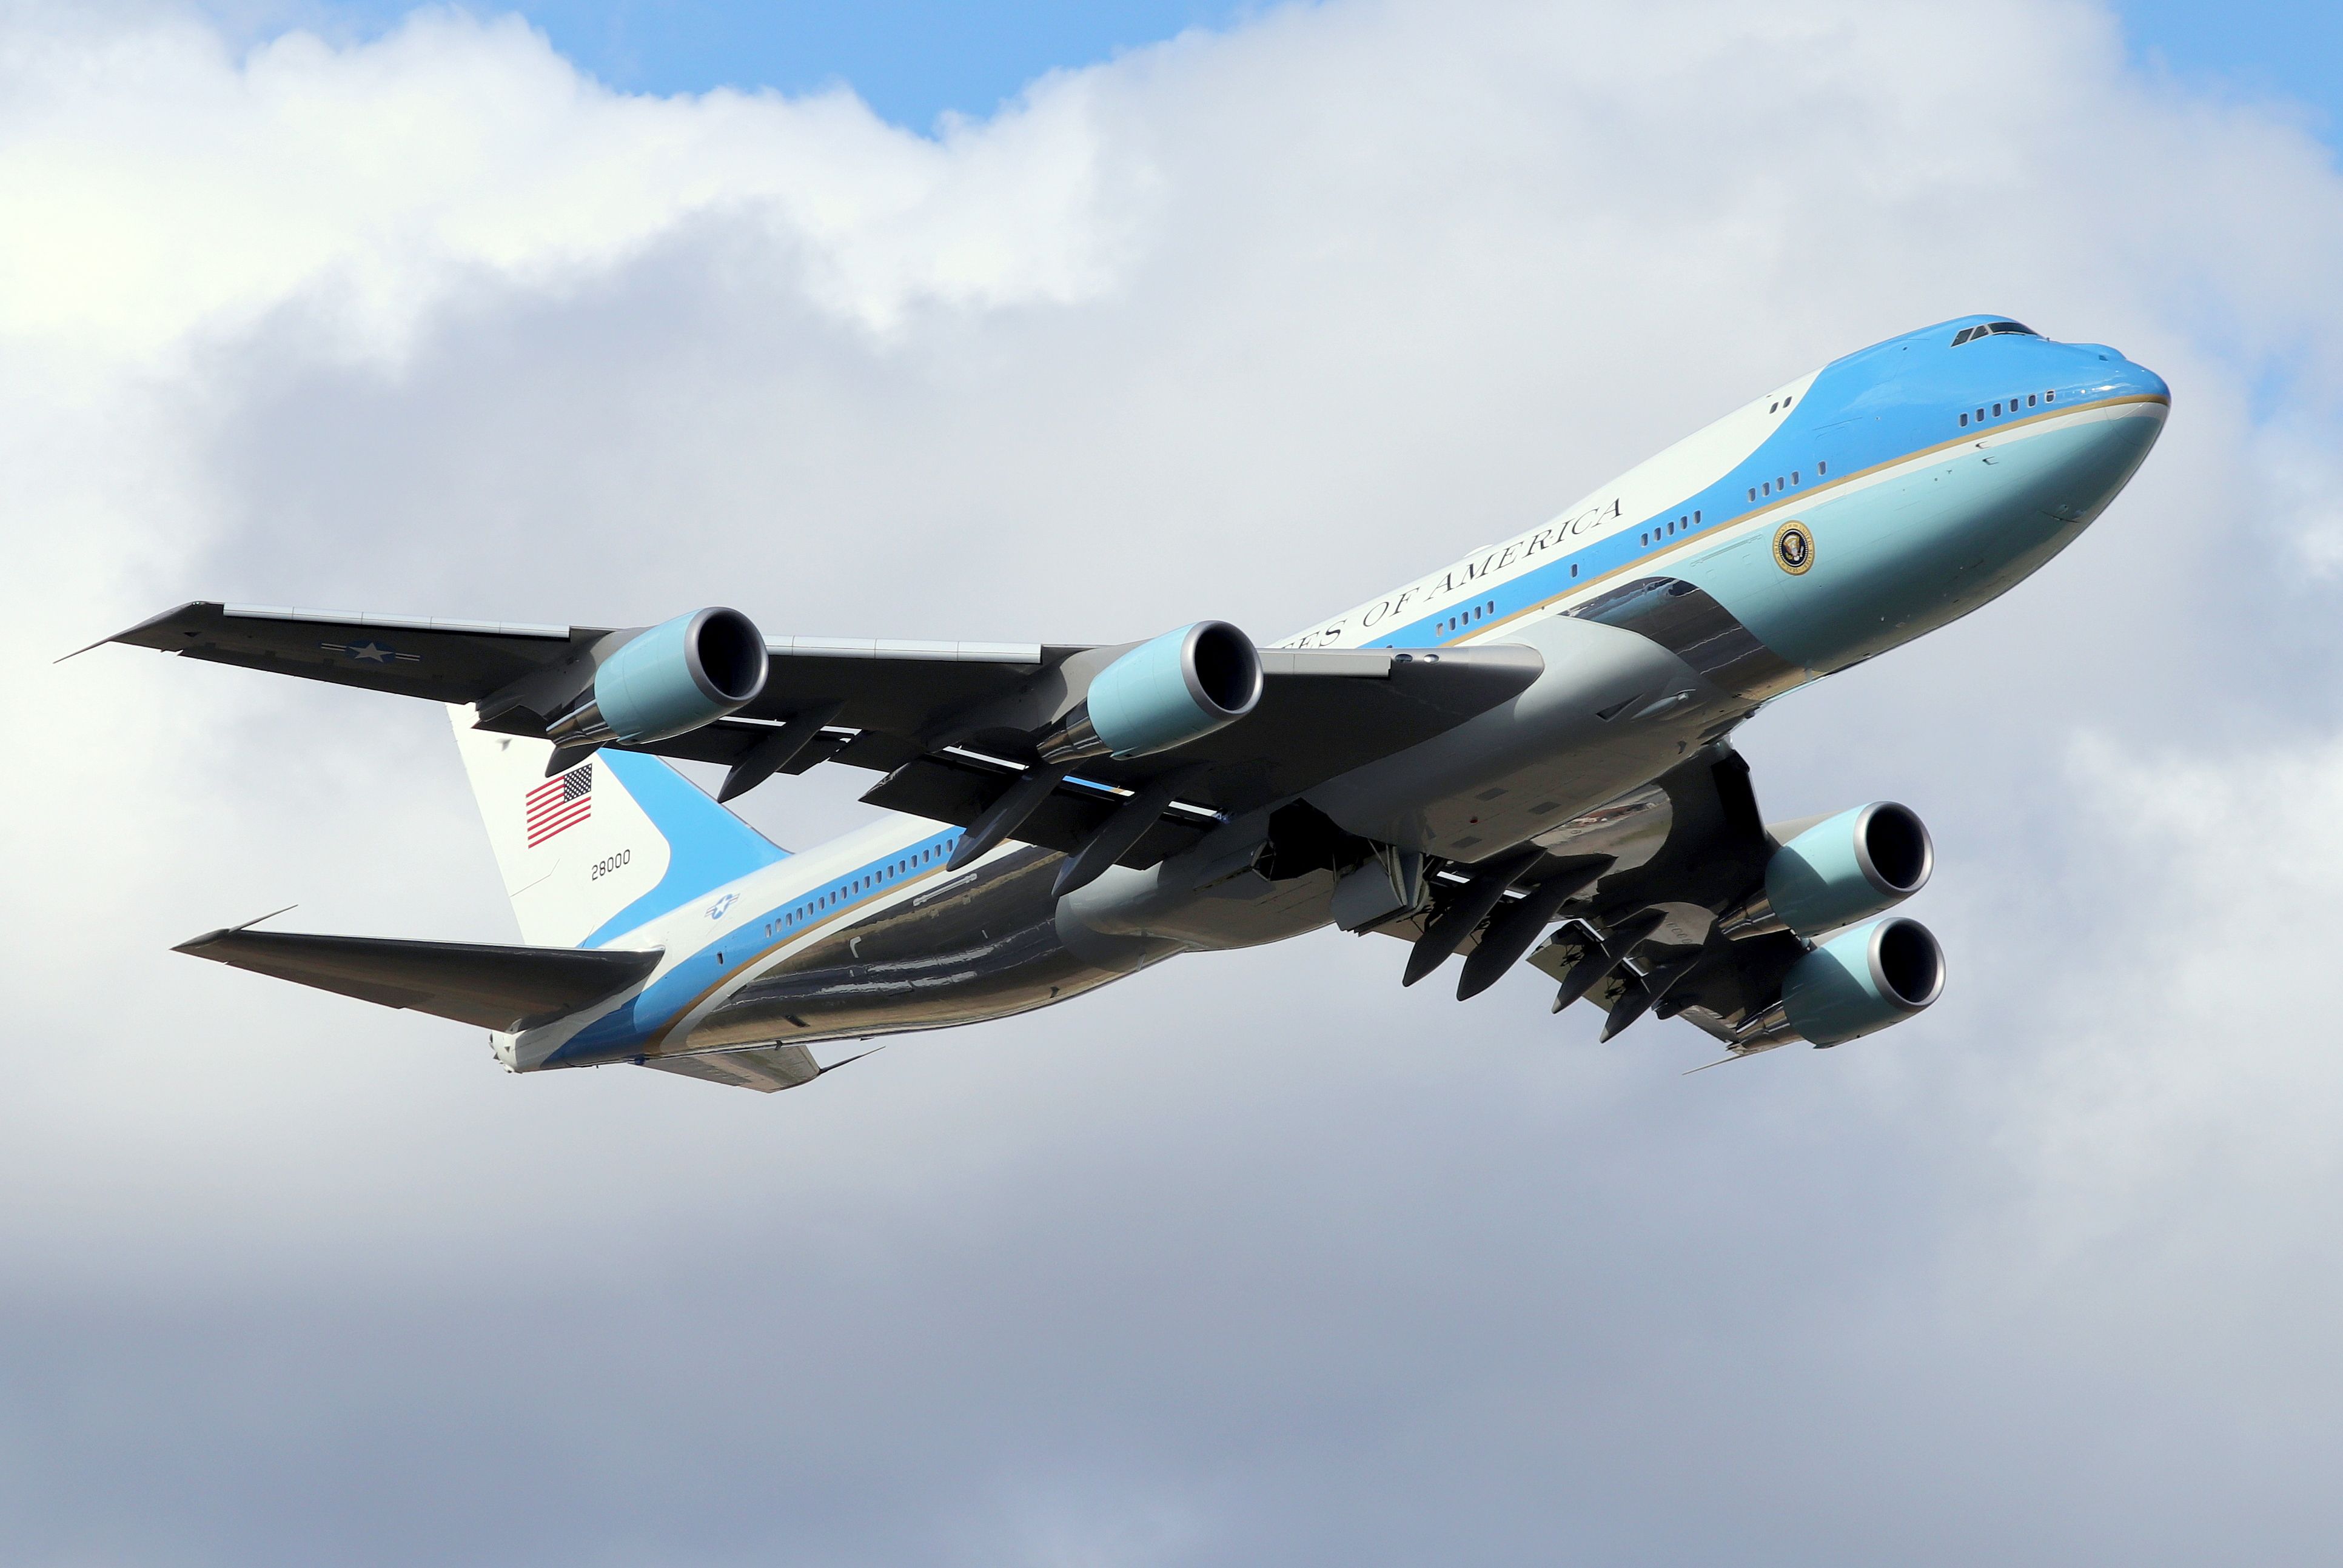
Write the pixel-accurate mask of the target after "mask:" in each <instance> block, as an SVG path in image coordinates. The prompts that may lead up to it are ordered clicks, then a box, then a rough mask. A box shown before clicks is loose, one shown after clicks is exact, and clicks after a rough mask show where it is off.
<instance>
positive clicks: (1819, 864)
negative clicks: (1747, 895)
mask: <svg viewBox="0 0 2343 1568" xmlns="http://www.w3.org/2000/svg"><path fill="white" fill-rule="evenodd" d="M1934 869H1936V846H1935V845H1933V844H1931V843H1930V842H1929V841H1928V829H1927V828H1926V826H1924V825H1923V824H1922V823H1921V821H1920V819H1919V817H1918V815H1917V814H1916V813H1915V812H1914V811H1913V810H1912V809H1911V808H1910V807H1908V806H1898V805H1896V803H1895V802H1894V801H1892V800H1875V801H1873V802H1872V803H1871V804H1870V805H1868V806H1857V807H1856V808H1855V809H1853V810H1851V811H1841V812H1840V813H1839V814H1838V815H1837V816H1835V817H1828V818H1825V819H1823V820H1822V821H1820V822H1817V823H1815V825H1814V826H1813V827H1811V828H1809V829H1806V830H1805V832H1803V833H1801V834H1799V835H1798V836H1797V837H1796V838H1795V839H1791V840H1790V841H1789V842H1788V843H1786V844H1785V845H1783V846H1782V847H1781V848H1780V849H1776V850H1775V851H1774V855H1773V858H1772V859H1769V860H1767V861H1766V862H1765V889H1764V890H1763V891H1762V892H1760V893H1759V894H1758V895H1757V896H1756V897H1755V898H1753V899H1751V900H1749V901H1748V902H1747V903H1745V904H1744V905H1742V906H1741V907H1740V908H1739V909H1738V910H1733V911H1731V912H1729V913H1727V914H1726V915H1725V916H1724V917H1722V918H1721V919H1720V920H1718V922H1717V924H1718V927H1719V929H1720V930H1723V931H1724V933H1725V935H1726V936H1728V937H1754V936H1760V935H1763V934H1764V933H1765V932H1767V931H1780V930H1789V931H1795V932H1796V933H1797V934H1798V935H1799V936H1802V937H1813V936H1819V935H1820V934H1821V933H1823V932H1825V931H1834V930H1838V928H1840V927H1841V926H1845V925H1851V924H1853V923H1854V922H1855V921H1856V920H1869V919H1870V918H1871V917H1872V916H1874V915H1876V914H1883V913H1885V911H1887V910H1891V909H1894V908H1895V907H1896V905H1897V904H1900V903H1902V902H1903V901H1904V900H1906V899H1908V898H1910V897H1911V896H1912V895H1913V894H1915V893H1916V892H1918V891H1919V890H1921V888H1922V887H1923V886H1925V885H1926V882H1927V880H1928V873H1929V872H1930V871H1932V870H1934Z"/></svg>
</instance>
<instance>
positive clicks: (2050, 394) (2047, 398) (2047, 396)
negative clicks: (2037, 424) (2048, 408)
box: [2042, 392, 2058, 403]
mask: <svg viewBox="0 0 2343 1568" xmlns="http://www.w3.org/2000/svg"><path fill="white" fill-rule="evenodd" d="M2056 396H2058V394H2056V392H2045V393H2044V394H2042V401H2044V402H2045V403H2047V402H2049V401H2050V400H2051V399H2052V398H2053V397H2056Z"/></svg>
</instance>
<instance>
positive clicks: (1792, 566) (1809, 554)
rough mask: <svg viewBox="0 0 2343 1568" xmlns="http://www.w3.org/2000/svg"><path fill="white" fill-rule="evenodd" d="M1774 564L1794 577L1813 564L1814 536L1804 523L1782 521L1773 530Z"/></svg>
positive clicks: (1802, 573)
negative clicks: (1780, 524)
mask: <svg viewBox="0 0 2343 1568" xmlns="http://www.w3.org/2000/svg"><path fill="white" fill-rule="evenodd" d="M1774 564H1775V566H1777V567H1780V568H1782V569H1783V570H1784V571H1785V572H1787V573H1789V574H1790V575H1791V576H1792V577H1794V578H1795V577H1803V576H1804V575H1805V571H1806V568H1809V567H1811V566H1813V565H1814V564H1815V537H1814V536H1813V535H1812V534H1810V533H1808V532H1806V525H1805V524H1804V523H1784V524H1783V525H1782V526H1781V527H1780V528H1776V529H1775V530H1774Z"/></svg>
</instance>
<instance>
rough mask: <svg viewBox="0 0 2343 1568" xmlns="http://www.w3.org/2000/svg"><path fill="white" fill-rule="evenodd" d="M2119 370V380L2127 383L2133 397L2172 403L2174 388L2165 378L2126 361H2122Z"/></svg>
mask: <svg viewBox="0 0 2343 1568" xmlns="http://www.w3.org/2000/svg"><path fill="white" fill-rule="evenodd" d="M2118 368H2119V374H2118V375H2117V380H2118V381H2121V382H2124V383H2127V391H2128V392H2129V393H2131V394H2132V395H2133V396H2136V397H2153V398H2155V399H2156V400H2157V401H2158V402H2160V403H2169V402H2171V401H2172V388H2171V387H2169V386H2167V385H2166V383H2165V379H2164V377H2161V376H2158V375H2157V373H2156V372H2155V371H2153V370H2150V369H2149V368H2148V367H2147V366H2145V365H2135V364H2134V363H2132V362H2131V361H2130V360H2128V359H2126V360H2123V361H2121V363H2120V366H2119V367H2118Z"/></svg>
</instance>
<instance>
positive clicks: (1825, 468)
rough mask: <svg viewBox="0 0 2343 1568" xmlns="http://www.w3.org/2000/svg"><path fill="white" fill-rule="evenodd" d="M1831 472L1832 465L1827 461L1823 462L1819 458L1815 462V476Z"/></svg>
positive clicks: (1818, 476)
mask: <svg viewBox="0 0 2343 1568" xmlns="http://www.w3.org/2000/svg"><path fill="white" fill-rule="evenodd" d="M1829 472H1830V465H1829V464H1828V463H1825V462H1822V461H1820V460H1817V461H1816V462H1815V477H1816V478H1820V477H1823V476H1824V475H1825V474H1827V473H1829Z"/></svg>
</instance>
